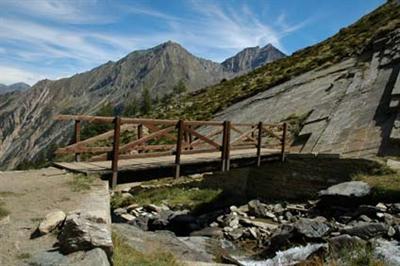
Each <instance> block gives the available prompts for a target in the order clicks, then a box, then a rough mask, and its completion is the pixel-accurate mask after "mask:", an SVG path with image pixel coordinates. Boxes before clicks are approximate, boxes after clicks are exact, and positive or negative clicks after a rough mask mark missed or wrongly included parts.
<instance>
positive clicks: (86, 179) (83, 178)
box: [68, 174, 97, 192]
mask: <svg viewBox="0 0 400 266" xmlns="http://www.w3.org/2000/svg"><path fill="white" fill-rule="evenodd" d="M96 178H97V177H96V176H93V175H83V174H81V175H74V176H73V178H72V181H69V182H68V184H69V185H70V187H71V189H72V191H74V192H82V191H87V190H90V188H91V186H92V184H93V182H94V181H95V179H96Z"/></svg>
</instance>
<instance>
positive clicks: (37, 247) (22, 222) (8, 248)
mask: <svg viewBox="0 0 400 266" xmlns="http://www.w3.org/2000/svg"><path fill="white" fill-rule="evenodd" d="M72 180H73V175H72V174H69V173H66V172H64V171H62V170H58V169H56V168H46V169H40V170H32V171H11V172H0V201H2V202H4V205H3V207H4V208H5V209H7V210H8V211H9V212H10V214H9V217H8V218H7V217H6V218H5V219H3V220H2V221H3V222H0V243H1V244H0V265H7V266H8V265H24V264H25V261H26V260H28V259H29V258H30V256H32V255H33V254H35V253H36V252H39V251H41V250H48V249H52V247H53V245H54V244H55V243H56V235H55V234H48V235H46V236H42V237H39V238H36V239H30V236H31V234H32V232H34V231H35V229H36V228H37V226H38V224H39V222H40V220H41V219H42V218H43V217H44V216H45V215H46V214H47V213H49V212H50V211H52V210H54V209H60V210H63V211H64V212H66V213H67V212H69V211H72V210H74V209H76V208H77V206H78V205H79V202H80V201H81V199H82V198H83V197H84V196H85V193H86V192H74V191H73V190H72V188H71V185H70V184H69V182H71V181H72ZM95 182H96V181H95ZM8 219H9V221H8ZM2 223H3V224H2Z"/></svg>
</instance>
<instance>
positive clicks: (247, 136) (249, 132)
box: [231, 128, 257, 145]
mask: <svg viewBox="0 0 400 266" xmlns="http://www.w3.org/2000/svg"><path fill="white" fill-rule="evenodd" d="M255 130H257V128H252V129H250V130H248V131H246V132H244V133H243V134H242V135H241V136H239V137H238V138H236V139H235V140H234V141H233V142H232V143H231V144H232V145H234V144H236V143H237V142H239V141H242V140H243V139H245V138H251V137H249V135H250V134H251V133H252V132H254V131H255ZM251 139H252V141H254V142H255V139H254V138H251Z"/></svg>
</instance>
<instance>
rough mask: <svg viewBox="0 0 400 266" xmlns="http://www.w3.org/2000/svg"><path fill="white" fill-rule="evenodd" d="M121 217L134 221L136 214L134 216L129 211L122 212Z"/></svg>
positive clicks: (127, 220)
mask: <svg viewBox="0 0 400 266" xmlns="http://www.w3.org/2000/svg"><path fill="white" fill-rule="evenodd" d="M120 217H121V218H122V219H124V221H126V222H130V221H133V220H135V219H136V217H135V216H133V215H131V214H129V213H124V214H121V216H120Z"/></svg>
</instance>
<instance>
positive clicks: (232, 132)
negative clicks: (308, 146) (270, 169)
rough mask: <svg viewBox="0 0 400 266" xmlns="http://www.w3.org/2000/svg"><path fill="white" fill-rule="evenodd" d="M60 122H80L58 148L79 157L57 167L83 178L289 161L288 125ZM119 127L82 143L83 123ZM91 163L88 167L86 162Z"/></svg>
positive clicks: (120, 120)
mask: <svg viewBox="0 0 400 266" xmlns="http://www.w3.org/2000/svg"><path fill="white" fill-rule="evenodd" d="M55 119H56V120H58V121H75V127H74V129H75V132H74V140H73V143H72V144H71V145H69V146H66V147H64V148H58V149H57V151H56V154H57V155H66V154H74V157H75V159H74V160H70V162H55V163H54V164H55V165H56V166H57V167H60V168H64V169H67V170H70V171H75V172H82V173H100V174H112V186H113V187H115V185H116V184H117V178H118V172H119V171H133V172H134V171H138V170H143V169H154V168H162V167H165V166H169V167H174V168H175V176H176V177H179V176H180V173H181V165H185V164H192V165H196V164H208V163H215V162H220V170H221V171H229V170H230V168H231V160H238V163H239V166H240V159H253V161H254V163H255V164H256V165H257V166H259V165H260V164H261V160H262V158H264V157H274V158H278V159H279V160H282V161H283V160H284V158H285V146H286V145H285V144H286V133H287V125H286V123H283V124H264V123H262V122H259V123H256V124H254V123H232V122H230V121H185V120H160V119H141V118H125V117H119V116H117V117H102V116H87V115H58V116H56V117H55ZM82 122H85V123H100V124H113V128H114V129H112V130H109V131H107V132H104V133H101V134H99V135H96V136H93V137H90V138H88V139H85V140H81V134H80V132H81V123H82ZM83 159H85V162H83Z"/></svg>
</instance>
